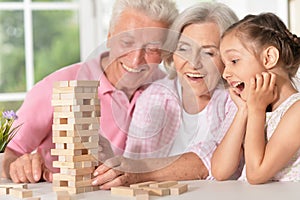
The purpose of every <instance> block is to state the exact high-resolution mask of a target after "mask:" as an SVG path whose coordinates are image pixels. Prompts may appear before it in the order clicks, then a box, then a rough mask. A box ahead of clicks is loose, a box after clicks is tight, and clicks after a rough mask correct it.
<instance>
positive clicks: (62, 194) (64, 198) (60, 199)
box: [55, 191, 71, 200]
mask: <svg viewBox="0 0 300 200" xmlns="http://www.w3.org/2000/svg"><path fill="white" fill-rule="evenodd" d="M55 193H56V197H57V200H71V196H70V194H69V192H68V191H56V192H55Z"/></svg>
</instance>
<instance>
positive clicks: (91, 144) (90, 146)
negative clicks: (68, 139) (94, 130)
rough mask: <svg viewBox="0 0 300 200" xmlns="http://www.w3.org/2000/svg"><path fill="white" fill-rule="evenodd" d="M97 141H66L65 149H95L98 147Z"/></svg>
mask: <svg viewBox="0 0 300 200" xmlns="http://www.w3.org/2000/svg"><path fill="white" fill-rule="evenodd" d="M98 146H99V144H98V141H95V142H82V143H80V142H78V143H73V144H72V143H70V144H68V143H67V149H95V148H98Z"/></svg>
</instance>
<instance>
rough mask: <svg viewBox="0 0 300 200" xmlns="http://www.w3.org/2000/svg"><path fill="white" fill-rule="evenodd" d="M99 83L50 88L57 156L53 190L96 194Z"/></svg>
mask: <svg viewBox="0 0 300 200" xmlns="http://www.w3.org/2000/svg"><path fill="white" fill-rule="evenodd" d="M98 85H99V82H98V81H60V82H56V83H55V84H54V87H53V96H52V106H53V107H54V114H53V126H52V130H53V143H55V149H52V150H51V154H52V155H54V156H58V161H54V162H53V167H56V168H60V173H56V174H53V190H54V191H68V192H69V194H78V193H83V192H90V191H94V190H97V189H98V187H93V186H92V184H91V183H92V173H93V171H94V169H95V167H96V166H98V142H99V133H98V131H99V128H100V122H99V117H100V102H99V99H98Z"/></svg>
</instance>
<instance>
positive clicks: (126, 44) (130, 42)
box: [121, 40, 134, 47]
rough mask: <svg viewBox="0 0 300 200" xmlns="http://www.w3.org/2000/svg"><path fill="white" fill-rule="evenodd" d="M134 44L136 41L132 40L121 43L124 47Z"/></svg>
mask: <svg viewBox="0 0 300 200" xmlns="http://www.w3.org/2000/svg"><path fill="white" fill-rule="evenodd" d="M133 44H134V42H132V41H126V40H122V41H121V45H122V46H123V47H131V46H132V45H133Z"/></svg>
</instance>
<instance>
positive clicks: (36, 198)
mask: <svg viewBox="0 0 300 200" xmlns="http://www.w3.org/2000/svg"><path fill="white" fill-rule="evenodd" d="M26 200H41V197H28V198H26Z"/></svg>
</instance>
